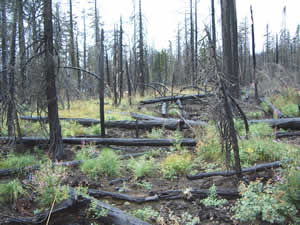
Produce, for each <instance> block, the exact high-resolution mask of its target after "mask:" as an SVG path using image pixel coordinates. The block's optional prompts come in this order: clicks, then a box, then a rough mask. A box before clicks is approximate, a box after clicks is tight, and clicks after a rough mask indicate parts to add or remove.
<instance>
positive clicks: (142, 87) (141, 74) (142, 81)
mask: <svg viewBox="0 0 300 225" xmlns="http://www.w3.org/2000/svg"><path fill="white" fill-rule="evenodd" d="M139 78H140V79H139V81H140V94H141V96H142V97H144V95H145V85H144V84H145V63H144V36H143V18H142V0H139Z"/></svg>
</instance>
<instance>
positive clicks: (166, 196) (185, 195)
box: [88, 189, 240, 204]
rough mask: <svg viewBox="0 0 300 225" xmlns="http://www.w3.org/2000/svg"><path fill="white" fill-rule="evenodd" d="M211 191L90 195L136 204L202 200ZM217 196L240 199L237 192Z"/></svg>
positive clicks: (90, 192)
mask: <svg viewBox="0 0 300 225" xmlns="http://www.w3.org/2000/svg"><path fill="white" fill-rule="evenodd" d="M209 193H210V191H209V189H190V190H167V191H156V192H150V194H151V195H150V196H144V197H133V196H131V195H127V194H120V193H115V192H108V191H102V190H94V189H89V190H88V194H89V195H91V196H93V197H95V198H103V197H111V198H112V199H115V200H124V201H129V202H134V203H138V204H141V203H145V202H150V201H160V200H175V199H202V198H206V197H207V196H208V195H209ZM217 195H218V196H220V197H222V198H226V199H236V198H239V197H240V194H239V192H238V191H237V190H219V189H218V190H217Z"/></svg>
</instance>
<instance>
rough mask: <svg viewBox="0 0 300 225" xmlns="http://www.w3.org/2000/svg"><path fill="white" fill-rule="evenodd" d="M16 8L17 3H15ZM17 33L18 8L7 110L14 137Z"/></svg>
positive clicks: (9, 76)
mask: <svg viewBox="0 0 300 225" xmlns="http://www.w3.org/2000/svg"><path fill="white" fill-rule="evenodd" d="M13 7H15V2H13ZM16 33H17V8H16V7H15V8H14V11H13V22H12V33H11V42H10V61H9V68H8V79H9V87H8V88H9V90H8V108H7V130H8V136H13V135H14V128H15V123H14V120H15V118H14V117H15V109H16V108H15V107H16V106H15V104H16V103H15V65H16Z"/></svg>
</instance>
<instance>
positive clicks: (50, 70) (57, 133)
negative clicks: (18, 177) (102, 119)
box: [43, 0, 64, 160]
mask: <svg viewBox="0 0 300 225" xmlns="http://www.w3.org/2000/svg"><path fill="white" fill-rule="evenodd" d="M43 4H44V7H43V19H44V46H45V50H44V51H45V54H44V57H45V58H44V68H45V77H46V83H47V84H46V85H47V87H46V96H47V105H48V119H49V127H50V146H49V153H50V155H51V157H52V159H53V160H60V159H62V158H63V156H64V147H63V143H62V137H61V126H60V123H59V116H58V103H57V94H56V80H55V77H56V76H55V61H54V55H53V54H54V46H53V25H52V0H44V1H43Z"/></svg>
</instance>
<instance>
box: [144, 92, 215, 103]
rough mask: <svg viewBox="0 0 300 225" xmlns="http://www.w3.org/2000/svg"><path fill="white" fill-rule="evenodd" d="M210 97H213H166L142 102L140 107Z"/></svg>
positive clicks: (209, 95)
mask: <svg viewBox="0 0 300 225" xmlns="http://www.w3.org/2000/svg"><path fill="white" fill-rule="evenodd" d="M211 96H213V94H197V95H180V96H166V97H160V98H155V99H149V100H144V101H141V102H140V103H141V104H142V105H146V104H154V103H159V102H176V101H177V100H178V99H180V100H181V101H184V100H187V99H199V98H206V97H211Z"/></svg>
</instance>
